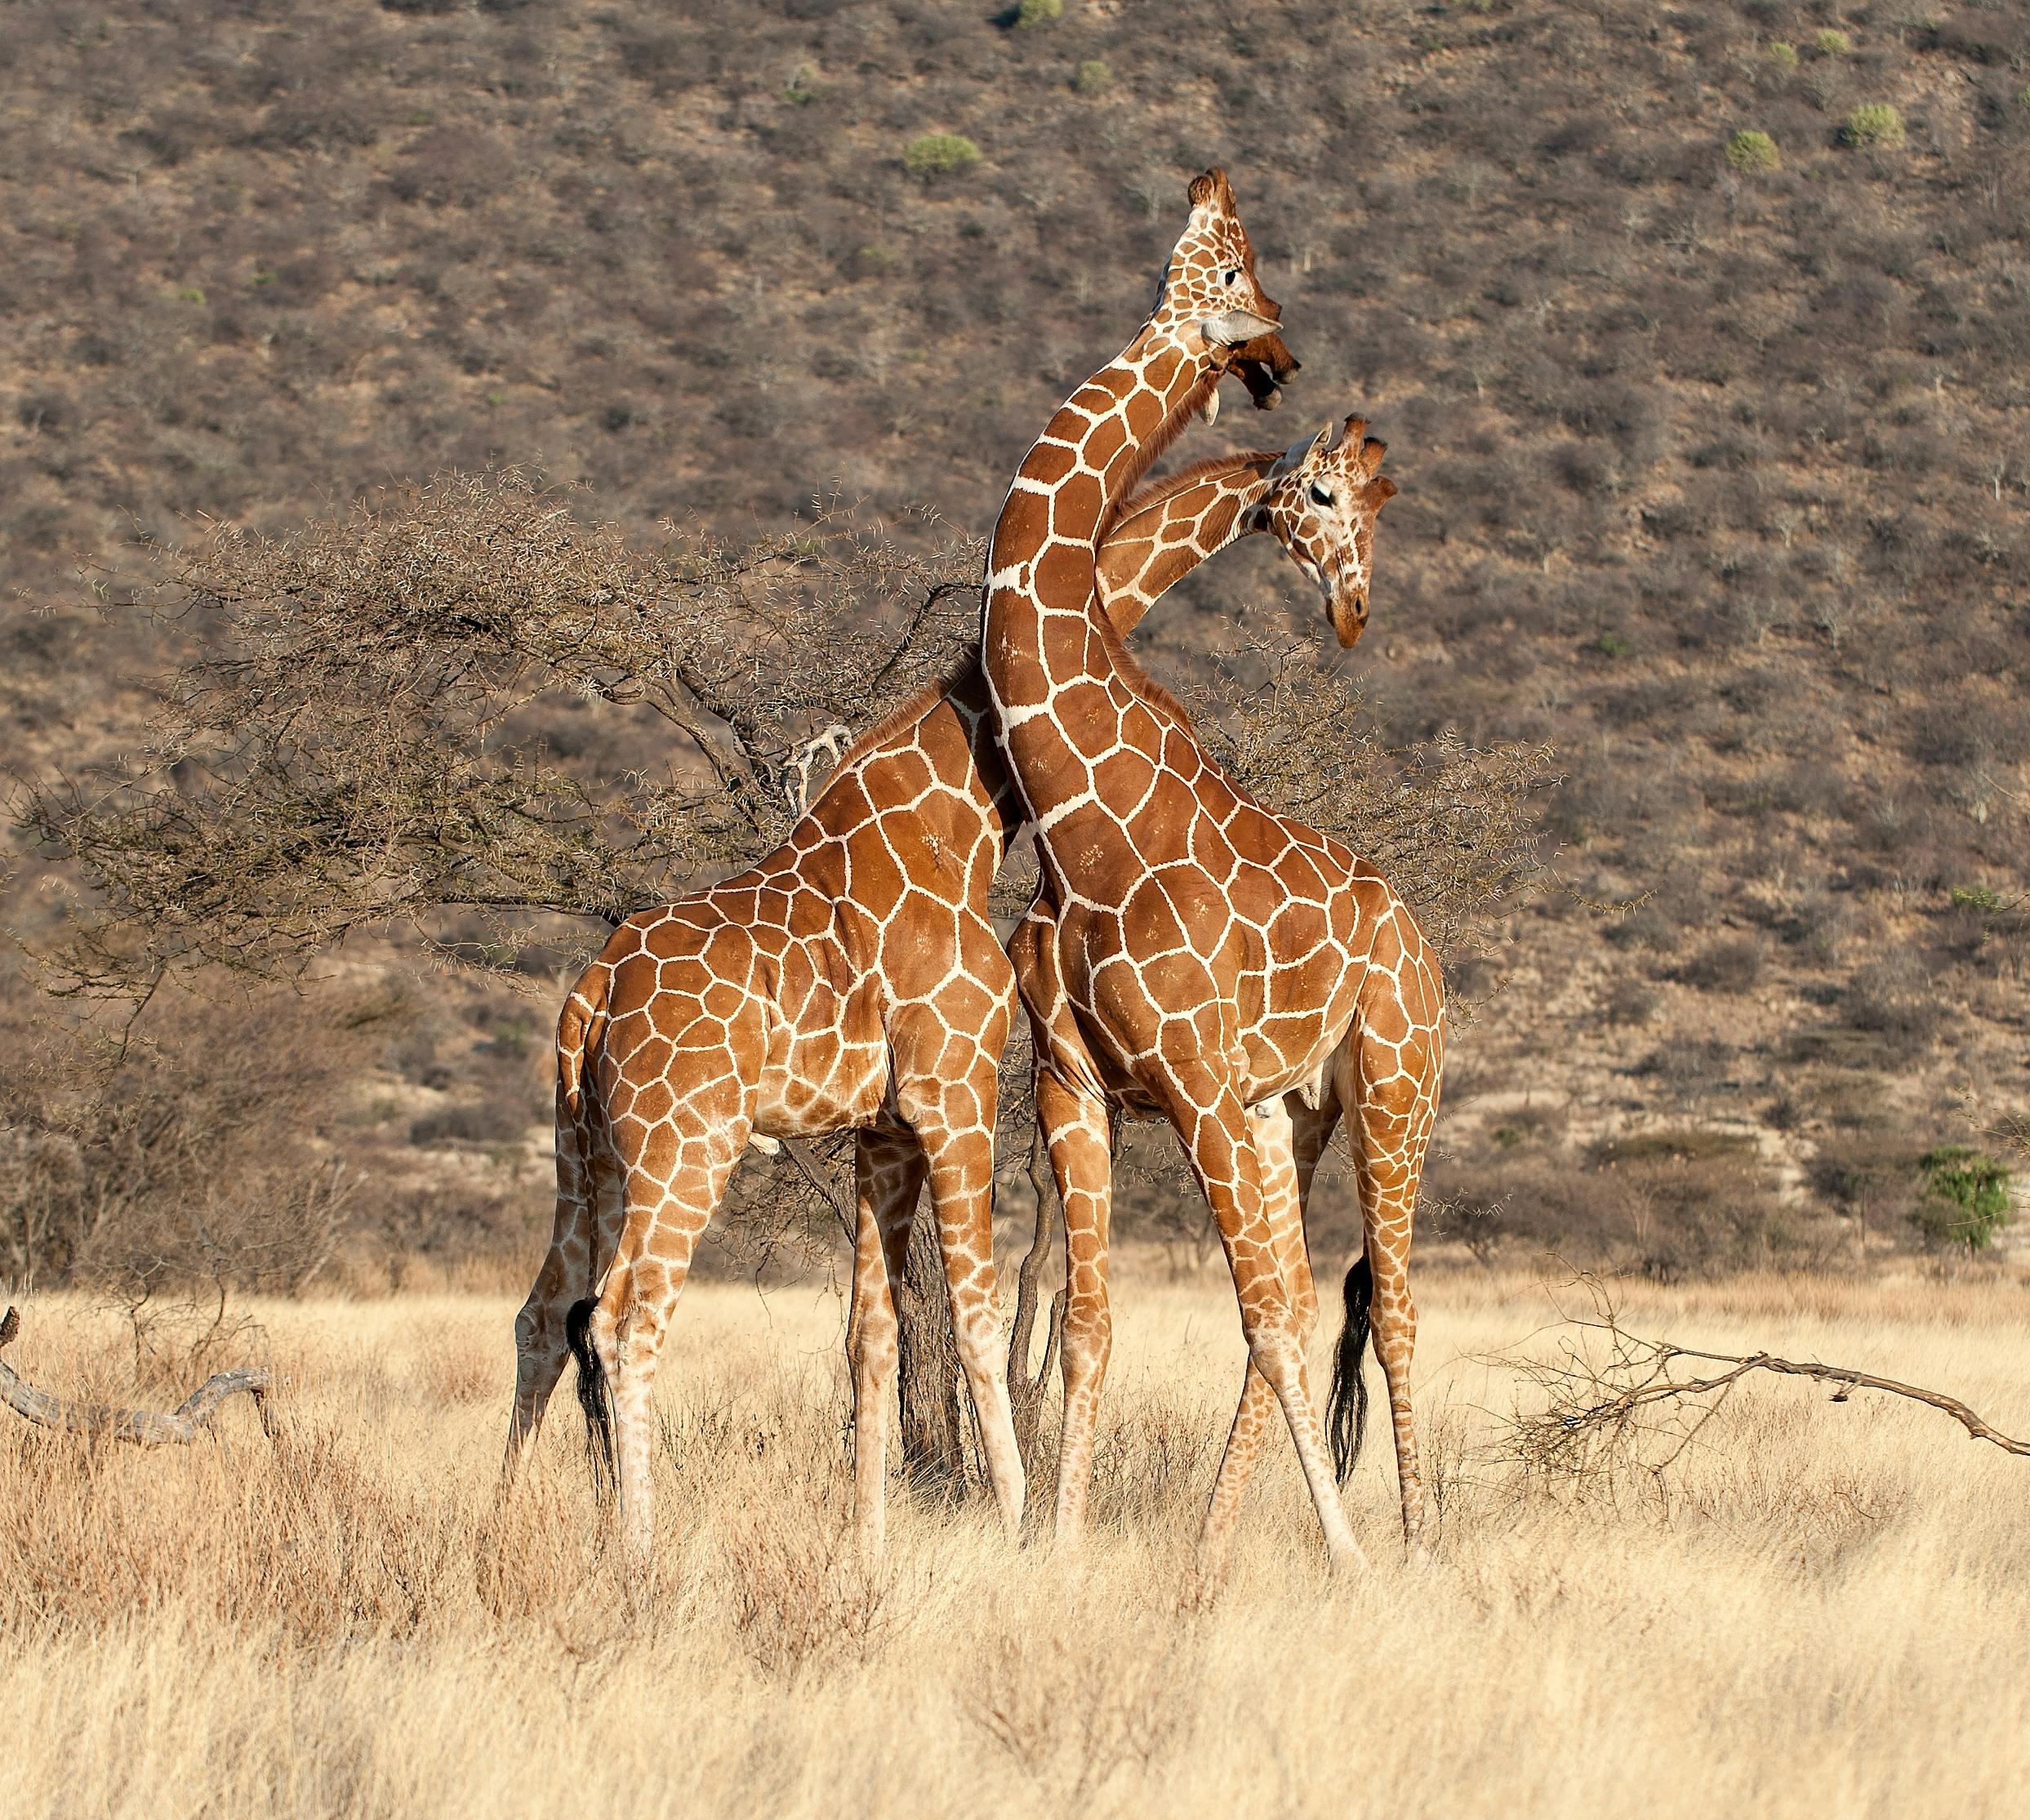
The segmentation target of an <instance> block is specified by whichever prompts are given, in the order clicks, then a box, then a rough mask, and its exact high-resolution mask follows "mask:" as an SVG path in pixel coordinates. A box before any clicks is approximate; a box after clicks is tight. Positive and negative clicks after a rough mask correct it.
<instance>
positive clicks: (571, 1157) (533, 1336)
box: [501, 1090, 594, 1481]
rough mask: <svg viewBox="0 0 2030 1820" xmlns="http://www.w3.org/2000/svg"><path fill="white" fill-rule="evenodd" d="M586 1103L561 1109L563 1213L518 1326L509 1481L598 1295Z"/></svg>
mask: <svg viewBox="0 0 2030 1820" xmlns="http://www.w3.org/2000/svg"><path fill="white" fill-rule="evenodd" d="M584 1119H585V1109H584V1107H583V1106H582V1104H581V1103H574V1102H573V1101H572V1100H570V1099H568V1098H567V1096H566V1094H565V1093H564V1092H563V1091H561V1090H560V1091H559V1094H558V1106H557V1211H556V1220H555V1225H554V1230H553V1231H552V1234H551V1237H550V1250H549V1252H548V1253H547V1254H546V1255H545V1257H544V1259H543V1264H542V1268H541V1270H538V1271H537V1273H536V1281H535V1283H534V1284H533V1285H532V1287H531V1288H530V1290H529V1293H528V1300H527V1301H526V1302H523V1305H522V1308H521V1311H520V1313H519V1314H518V1315H516V1316H515V1319H514V1413H513V1415H512V1416H511V1417H510V1420H509V1423H508V1440H507V1452H506V1455H505V1458H504V1459H503V1460H502V1462H501V1476H502V1479H503V1480H504V1481H511V1480H513V1478H514V1474H515V1471H516V1470H517V1469H518V1467H519V1465H520V1463H521V1457H522V1454H523V1452H524V1450H525V1449H526V1448H527V1447H528V1444H529V1442H530V1441H531V1440H533V1439H534V1437H535V1435H536V1431H537V1430H538V1429H539V1428H540V1427H541V1426H542V1420H543V1414H544V1412H545V1410H546V1409H547V1408H549V1405H550V1396H551V1395H552V1393H553V1392H554V1391H555V1390H556V1388H557V1384H558V1381H559V1379H560V1378H561V1377H563V1370H564V1365H565V1363H566V1361H567V1360H568V1358H569V1357H570V1355H571V1353H572V1351H573V1350H574V1348H573V1347H572V1343H571V1339H570V1324H571V1315H570V1310H571V1308H572V1305H573V1303H574V1301H575V1300H581V1299H582V1298H584V1297H586V1296H589V1295H590V1292H591V1281H592V1278H591V1273H592V1262H593V1259H592V1252H593V1236H594V1235H593V1223H594V1222H593V1208H592V1195H591V1191H590V1134H589V1132H587V1131H586V1129H585V1123H584Z"/></svg>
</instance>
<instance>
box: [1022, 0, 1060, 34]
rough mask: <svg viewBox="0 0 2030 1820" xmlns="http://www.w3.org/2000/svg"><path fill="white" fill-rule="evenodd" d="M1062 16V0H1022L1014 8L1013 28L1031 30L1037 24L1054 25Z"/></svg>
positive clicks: (1037, 25) (1035, 27) (1033, 29)
mask: <svg viewBox="0 0 2030 1820" xmlns="http://www.w3.org/2000/svg"><path fill="white" fill-rule="evenodd" d="M1063 17H1064V0H1022V4H1021V5H1020V6H1019V7H1017V8H1016V9H1015V29H1016V30H1017V31H1018V32H1033V31H1035V29H1037V28H1038V27H1039V26H1042V25H1054V24H1057V21H1058V20H1061V19H1062V18H1063Z"/></svg>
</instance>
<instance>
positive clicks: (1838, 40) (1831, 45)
mask: <svg viewBox="0 0 2030 1820" xmlns="http://www.w3.org/2000/svg"><path fill="white" fill-rule="evenodd" d="M1811 42H1812V48H1813V49H1814V50H1815V51H1817V52H1818V53H1819V56H1822V57H1844V56H1845V55H1846V54H1847V52H1848V51H1851V50H1852V49H1853V48H1854V40H1853V39H1852V38H1849V37H1848V36H1847V34H1846V33H1845V32H1836V31H1834V30H1832V29H1830V28H1828V29H1826V30H1825V31H1823V32H1821V33H1819V35H1818V37H1816V38H1814V39H1813V40H1812V41H1811Z"/></svg>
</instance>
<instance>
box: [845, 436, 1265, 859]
mask: <svg viewBox="0 0 2030 1820" xmlns="http://www.w3.org/2000/svg"><path fill="white" fill-rule="evenodd" d="M1280 459H1281V457H1280V456H1279V455H1278V454H1277V453H1276V452H1275V450H1273V449H1270V450H1262V451H1256V452H1250V453H1246V454H1238V455H1231V456H1217V457H1215V458H1213V460H1211V461H1203V462H1200V463H1198V464H1197V465H1195V466H1193V467H1191V468H1188V469H1185V470H1184V471H1183V472H1182V473H1180V474H1177V475H1175V476H1173V478H1170V479H1168V480H1166V481H1164V482H1163V483H1161V484H1160V485H1158V486H1155V487H1151V488H1149V489H1147V490H1146V491H1145V492H1143V493H1142V495H1141V496H1139V497H1138V498H1136V499H1133V500H1130V501H1129V502H1128V505H1127V506H1126V507H1125V508H1124V510H1123V511H1122V513H1121V514H1120V517H1119V518H1116V519H1115V522H1114V523H1113V524H1112V525H1111V527H1109V529H1108V530H1107V532H1106V536H1105V538H1104V540H1103V541H1102V543H1101V545H1100V550H1099V558H1098V563H1097V579H1098V586H1099V592H1100V596H1101V599H1102V604H1103V605H1104V606H1105V607H1106V614H1107V617H1108V618H1109V619H1110V620H1111V621H1112V622H1113V625H1114V628H1115V631H1116V633H1117V634H1120V635H1122V636H1125V635H1126V634H1129V633H1130V632H1132V631H1133V630H1134V629H1135V628H1136V626H1137V625H1139V624H1140V623H1141V621H1142V617H1143V616H1144V615H1145V614H1146V613H1147V612H1148V611H1149V609H1150V608H1151V607H1153V606H1155V603H1156V602H1157V601H1158V600H1160V599H1162V597H1163V596H1164V594H1166V593H1168V592H1169V590H1170V589H1171V588H1173V587H1174V586H1175V585H1177V583H1178V582H1179V581H1182V580H1183V579H1184V577H1185V576H1187V575H1189V574H1190V573H1191V571H1192V570H1193V569H1195V568H1196V567H1198V565H1199V564H1200V563H1203V562H1204V561H1205V560H1206V559H1207V558H1209V557H1211V556H1215V555H1217V554H1218V553H1219V552H1220V551H1221V550H1224V549H1225V548H1226V546H1227V545H1229V544H1231V543H1233V542H1235V541H1237V540H1239V539H1240V538H1241V537H1244V536H1249V535H1250V534H1252V533H1253V532H1258V531H1266V530H1267V529H1269V528H1270V527H1269V525H1268V523H1267V520H1266V519H1265V518H1263V517H1262V514H1259V513H1258V512H1257V511H1256V510H1255V508H1256V507H1257V506H1258V505H1260V504H1261V503H1262V499H1263V498H1264V496H1266V495H1267V492H1268V476H1269V474H1270V471H1271V469H1273V468H1274V467H1275V465H1276V463H1277V462H1278V461H1280ZM938 723H945V724H948V725H950V727H952V728H953V729H954V731H955V734H956V736H958V737H959V739H962V740H963V741H964V745H965V748H966V749H967V751H968V754H969V770H970V781H969V787H968V790H967V792H966V797H967V799H968V801H969V802H970V803H971V804H972V809H971V813H973V815H975V816H977V817H978V818H979V821H980V823H981V825H982V826H983V827H985V828H986V831H987V834H988V838H990V839H993V840H995V841H996V842H997V843H999V851H1001V852H1006V850H1007V848H1008V843H1010V842H1011V841H1012V840H1013V839H1014V838H1015V836H1016V835H1017V834H1018V833H1019V832H1020V831H1021V830H1022V825H1023V824H1024V823H1025V821H1026V819H1027V817H1026V813H1025V812H1024V810H1023V807H1022V799H1021V797H1020V796H1019V794H1017V792H1016V790H1015V788H1014V785H1013V780H1012V779H1011V778H1010V777H1009V775H1008V763H1007V760H1006V759H1004V757H1003V756H1002V754H1001V749H1000V746H999V742H998V741H997V740H996V738H995V724H994V715H993V711H992V705H991V701H990V700H989V697H988V694H987V688H986V679H985V678H984V677H983V676H982V674H981V673H980V668H979V665H977V663H976V664H971V665H968V666H967V667H966V668H965V670H963V671H962V672H961V673H960V674H959V675H958V676H956V677H955V678H954V679H952V680H951V681H950V682H949V683H945V684H943V685H942V686H941V687H936V688H933V689H929V690H926V691H925V692H924V693H923V695H922V696H920V697H919V698H918V700H917V701H915V702H914V703H905V704H904V705H903V706H902V707H901V709H899V710H897V712H896V713H895V714H893V715H891V716H890V718H889V719H888V720H887V721H885V722H884V723H882V724H881V725H879V726H878V727H876V728H874V729H873V730H872V731H871V732H868V733H866V734H865V735H863V736H861V739H860V741H858V742H857V744H855V745H853V746H852V747H851V748H849V749H848V750H847V751H846V752H845V753H844V754H842V755H841V756H840V759H839V764H838V766H837V768H835V770H834V772H833V773H832V777H833V779H837V778H839V777H844V775H845V774H846V773H847V772H849V771H851V770H853V769H854V768H857V766H859V765H861V763H864V762H867V761H871V760H875V759H879V758H881V757H884V755H886V754H891V753H893V752H896V751H898V750H901V748H903V747H905V746H907V745H923V744H924V742H925V741H932V742H933V743H934V742H935V741H937V738H938V737H939V735H938V733H937V725H938ZM830 789H831V784H830V782H829V781H828V782H827V783H826V785H825V786H824V788H823V789H822V790H820V792H819V793H818V799H817V803H814V804H813V805H812V812H813V814H816V815H817V816H818V817H819V818H820V820H821V821H825V820H826V814H827V812H826V794H827V793H829V792H830ZM952 838H953V839H954V840H955V842H958V843H959V844H963V841H962V840H961V839H960V836H959V834H958V833H955V834H953V837H952Z"/></svg>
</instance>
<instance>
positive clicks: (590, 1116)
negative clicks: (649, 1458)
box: [557, 963, 614, 1490]
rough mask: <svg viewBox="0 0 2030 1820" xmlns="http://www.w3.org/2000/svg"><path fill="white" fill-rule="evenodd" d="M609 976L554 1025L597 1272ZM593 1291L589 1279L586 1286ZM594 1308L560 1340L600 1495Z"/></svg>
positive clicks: (584, 982)
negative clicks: (590, 1065) (595, 1053)
mask: <svg viewBox="0 0 2030 1820" xmlns="http://www.w3.org/2000/svg"><path fill="white" fill-rule="evenodd" d="M611 985H612V975H611V974H610V973H609V972H608V970H607V969H606V968H605V967H604V966H603V963H594V965H593V966H592V967H590V968H586V969H585V973H584V974H583V975H582V976H581V977H580V979H579V981H578V984H577V986H576V987H575V988H574V989H573V990H572V994H571V995H570V997H569V998H568V999H566V1000H565V1001H564V1008H563V1013H562V1014H561V1015H560V1016H559V1018H558V1020H557V1106H558V1112H559V1118H558V1127H559V1129H558V1134H557V1135H558V1141H559V1144H562V1143H563V1142H564V1141H569V1142H571V1143H572V1144H573V1145H575V1146H576V1147H577V1163H578V1170H577V1179H578V1181H579V1182H580V1184H581V1189H580V1199H579V1203H578V1205H577V1208H576V1210H575V1211H576V1214H577V1218H578V1220H579V1221H580V1222H581V1224H582V1225H583V1226H585V1228H587V1230H586V1231H585V1246H586V1249H587V1251H588V1253H590V1254H592V1255H593V1257H594V1270H595V1271H596V1269H597V1253H598V1249H599V1247H598V1244H597V1241H596V1239H595V1238H594V1234H593V1232H592V1231H591V1230H590V1228H591V1227H592V1226H593V1225H594V1220H595V1217H596V1213H595V1206H594V1203H595V1200H596V1198H597V1189H596V1187H595V1186H594V1183H595V1181H596V1180H597V1172H598V1159H597V1158H596V1157H595V1156H594V1148H595V1145H596V1142H597V1140H596V1138H595V1137H594V1125H595V1124H596V1123H597V1112H598V1107H597V1104H596V1099H597V1093H596V1089H594V1087H593V1085H592V1084H591V1082H590V1080H589V1079H587V1074H586V1068H585V1059H586V1057H587V1056H588V1054H589V1053H590V1052H591V1050H592V1049H593V1048H594V1045H595V1044H596V1043H598V1042H599V1039H600V1038H601V1037H602V1036H603V1035H604V1034H605V1031H606V1012H607V992H608V989H609V987H610V986H611ZM592 1287H593V1288H594V1289H595V1290H596V1289H597V1288H598V1287H599V1284H598V1283H597V1281H596V1280H595V1281H594V1284H593V1285H592ZM597 1306H599V1303H598V1302H597V1301H596V1300H594V1298H593V1297H590V1296H588V1297H585V1299H584V1300H582V1301H579V1302H573V1303H572V1305H571V1306H570V1307H569V1309H568V1310H566V1311H565V1314H564V1340H565V1342H566V1343H567V1344H568V1346H570V1348H571V1356H572V1358H573V1359H575V1360H577V1366H578V1407H579V1408H581V1409H583V1410H584V1411H585V1444H586V1447H587V1448H588V1450H589V1451H590V1453H591V1455H592V1469H593V1472H594V1476H595V1477H596V1478H597V1479H598V1480H599V1486H600V1488H601V1489H602V1490H606V1489H607V1488H610V1487H611V1486H612V1484H613V1483H614V1466H613V1399H612V1391H611V1389H610V1387H609V1386H608V1383H607V1378H606V1367H605V1364H603V1362H602V1361H601V1359H600V1358H599V1348H598V1347H597V1346H594V1344H593V1343H592V1311H593V1310H594V1308H596V1307H597Z"/></svg>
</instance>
